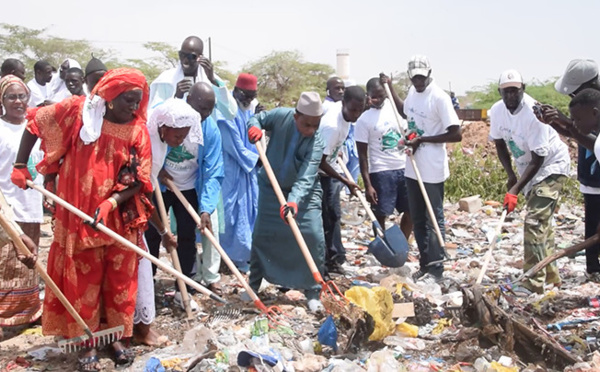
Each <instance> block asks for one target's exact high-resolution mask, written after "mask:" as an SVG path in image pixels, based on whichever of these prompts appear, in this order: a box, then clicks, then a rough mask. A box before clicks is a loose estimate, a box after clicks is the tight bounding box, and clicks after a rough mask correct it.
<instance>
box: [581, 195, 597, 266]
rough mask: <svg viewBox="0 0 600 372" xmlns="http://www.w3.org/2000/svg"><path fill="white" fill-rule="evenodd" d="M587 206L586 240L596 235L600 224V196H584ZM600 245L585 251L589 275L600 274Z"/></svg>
mask: <svg viewBox="0 0 600 372" xmlns="http://www.w3.org/2000/svg"><path fill="white" fill-rule="evenodd" d="M583 202H584V205H585V238H586V239H587V238H590V237H592V236H594V234H596V229H597V228H598V224H600V195H594V194H583ZM598 255H600V244H597V245H595V246H593V247H590V248H588V249H586V250H585V264H586V270H587V272H588V273H590V274H591V273H599V272H600V260H599V259H598Z"/></svg>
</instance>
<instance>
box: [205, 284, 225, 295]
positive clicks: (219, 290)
mask: <svg viewBox="0 0 600 372" xmlns="http://www.w3.org/2000/svg"><path fill="white" fill-rule="evenodd" d="M206 288H208V289H210V290H211V291H212V292H213V293H214V294H216V295H217V296H221V295H222V294H223V286H222V285H221V283H219V282H214V283H210V284H209V285H207V286H206Z"/></svg>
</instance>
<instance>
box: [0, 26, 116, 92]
mask: <svg viewBox="0 0 600 372" xmlns="http://www.w3.org/2000/svg"><path fill="white" fill-rule="evenodd" d="M46 30H47V29H46V28H42V29H33V28H27V27H23V26H18V25H11V24H7V23H2V24H0V32H1V33H0V59H2V60H4V59H6V58H10V57H12V58H17V59H19V60H21V61H22V62H23V64H24V65H25V72H26V78H27V80H29V79H31V78H33V65H34V64H35V63H36V62H37V61H39V60H46V61H48V62H49V63H50V64H52V65H53V66H55V67H57V68H58V67H59V66H60V64H61V63H62V62H63V61H64V60H65V59H66V58H73V59H75V60H76V61H79V62H80V63H83V66H82V67H84V68H85V63H87V61H89V60H90V59H91V58H92V53H94V55H95V56H96V57H98V58H101V59H105V60H108V59H110V58H111V56H112V52H111V51H110V50H104V49H97V48H94V47H93V46H92V45H91V44H90V42H88V41H86V40H68V39H63V38H59V37H55V36H47V35H46V34H45V33H46Z"/></svg>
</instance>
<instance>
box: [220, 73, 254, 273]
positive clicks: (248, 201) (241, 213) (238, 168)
mask: <svg viewBox="0 0 600 372" xmlns="http://www.w3.org/2000/svg"><path fill="white" fill-rule="evenodd" d="M256 88H257V79H256V76H254V75H251V74H247V73H241V74H240V75H239V76H238V79H237V82H236V83H235V88H234V89H233V97H234V98H235V100H236V101H237V105H238V111H237V115H236V116H235V118H234V119H233V120H226V119H225V118H224V117H223V116H222V115H220V114H219V113H217V124H218V127H219V130H220V131H221V137H222V140H223V166H224V169H225V177H224V179H223V184H222V188H221V192H222V195H223V210H224V213H223V214H224V216H225V229H224V230H222V231H221V235H220V240H221V244H222V245H223V247H224V249H225V251H226V252H227V254H228V255H229V257H230V258H231V260H232V261H233V262H234V263H235V265H236V266H237V267H238V268H239V269H240V270H241V271H243V272H247V271H248V270H249V269H250V266H249V262H250V249H251V247H252V230H253V229H254V221H255V220H256V212H257V206H258V184H257V182H256V162H257V161H258V153H257V152H256V147H255V146H254V145H253V144H252V143H251V142H250V141H249V140H248V132H247V129H246V127H247V124H248V120H250V118H251V117H252V116H254V106H256V105H255V104H253V102H255V99H256Z"/></svg>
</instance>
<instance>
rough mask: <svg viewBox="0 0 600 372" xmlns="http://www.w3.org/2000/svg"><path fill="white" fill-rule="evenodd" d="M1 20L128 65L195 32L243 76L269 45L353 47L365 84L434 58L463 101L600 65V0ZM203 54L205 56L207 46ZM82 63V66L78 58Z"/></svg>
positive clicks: (16, 14)
mask: <svg viewBox="0 0 600 372" xmlns="http://www.w3.org/2000/svg"><path fill="white" fill-rule="evenodd" d="M13 4H15V5H14V7H13V6H11V7H10V8H11V9H10V10H8V9H7V7H6V5H4V6H2V7H1V8H4V9H0V22H4V23H11V24H19V25H23V26H26V27H30V28H42V27H49V31H48V33H49V34H52V35H55V36H60V37H64V38H73V39H87V40H90V41H92V42H93V44H94V45H97V46H98V47H101V48H111V49H113V50H114V51H116V52H117V54H118V55H119V56H120V57H122V58H137V57H145V56H148V52H146V51H145V50H144V49H143V48H142V47H141V44H142V43H143V42H146V41H164V42H168V43H170V44H172V45H174V46H176V47H179V45H180V44H181V41H182V40H183V39H184V38H185V37H186V36H188V35H197V36H200V37H201V38H203V39H206V38H208V37H209V36H210V37H211V39H212V54H213V59H216V60H222V61H225V62H227V63H228V68H229V69H230V70H233V71H237V70H239V69H240V68H241V67H242V66H243V65H244V64H245V63H246V62H248V61H252V60H255V59H257V58H259V57H262V56H264V55H266V54H268V53H270V52H271V51H273V50H291V49H296V50H299V51H300V52H301V53H302V54H303V55H304V57H305V59H306V60H309V61H313V62H321V63H327V64H330V65H331V66H333V67H335V65H336V50H337V49H349V50H350V71H351V75H352V76H351V77H352V78H353V79H355V80H356V81H358V82H359V83H362V84H365V83H366V81H367V80H368V79H369V78H370V77H373V76H376V75H377V74H378V73H379V72H380V71H385V72H393V71H404V70H405V69H406V64H407V62H408V59H409V58H410V56H411V55H413V54H425V55H427V56H428V57H429V59H430V61H431V64H432V67H433V76H434V77H435V78H436V81H437V82H438V84H439V85H440V86H441V87H443V88H445V89H448V84H449V82H451V83H452V88H453V90H455V91H456V92H457V93H459V94H463V93H464V92H465V91H466V90H469V89H470V88H472V87H475V86H479V85H485V84H487V83H489V82H490V81H494V80H496V79H497V78H498V76H499V75H500V73H501V72H502V71H503V70H506V69H509V68H514V69H517V70H518V71H520V72H521V74H522V75H523V77H524V79H525V80H526V81H531V80H533V79H537V80H546V79H549V78H552V77H556V76H559V75H561V74H562V72H563V71H564V69H565V67H566V65H567V63H568V62H569V61H570V60H571V59H574V58H591V59H594V60H596V61H600V48H599V47H598V35H599V34H600V23H598V21H597V17H598V14H599V13H600V1H597V0H573V1H566V0H546V1H541V0H519V1H517V0H496V1H488V0H479V1H476V0H455V1H446V0H418V1H415V0H412V1H405V0H389V1H382V0H366V1H364V0H363V1H357V0H346V1H329V0H320V1H315V0H303V1H285V0H281V1H276V0H266V1H260V0H258V1H239V0H220V1H219V0H217V1H211V2H207V1H202V0H171V1H156V0H146V1H139V0H118V1H117V0H104V1H82V0H79V1H74V0H63V1H59V2H48V1H41V0H20V1H18V2H13ZM205 54H208V51H207V50H206V49H205ZM80 62H82V64H84V63H85V62H86V61H80Z"/></svg>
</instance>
